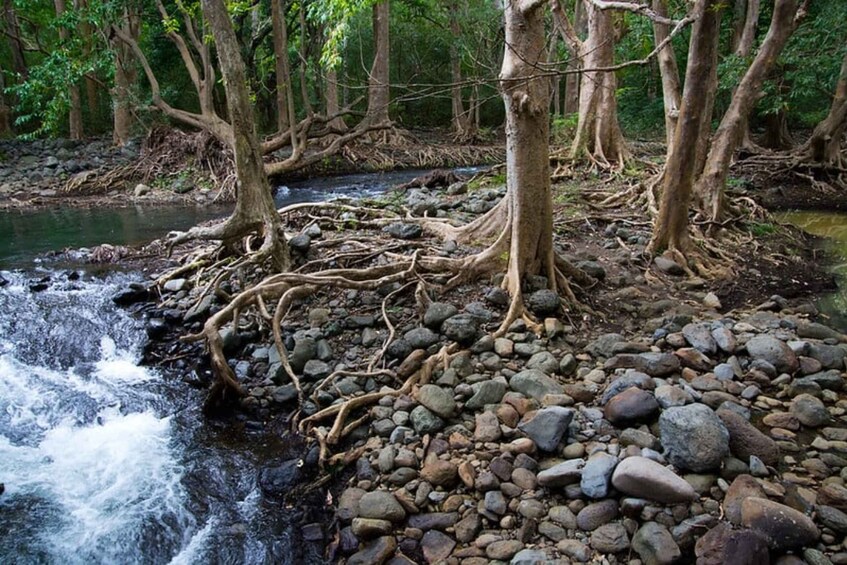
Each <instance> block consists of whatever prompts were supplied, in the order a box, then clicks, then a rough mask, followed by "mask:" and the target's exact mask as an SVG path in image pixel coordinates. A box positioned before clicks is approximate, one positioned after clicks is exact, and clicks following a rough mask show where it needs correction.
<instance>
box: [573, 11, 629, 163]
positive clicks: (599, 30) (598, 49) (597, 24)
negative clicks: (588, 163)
mask: <svg viewBox="0 0 847 565" xmlns="http://www.w3.org/2000/svg"><path fill="white" fill-rule="evenodd" d="M585 9H586V15H587V17H588V37H587V38H586V39H585V41H584V42H583V43H582V49H581V51H582V52H581V54H580V59H581V62H582V67H583V68H584V69H586V71H585V72H583V73H582V81H581V83H580V89H579V119H578V122H577V127H576V135H575V137H574V141H573V145H572V147H571V156H572V157H573V158H575V159H576V158H580V157H582V156H587V157H588V158H590V159H591V160H593V161H595V162H598V163H600V164H602V165H610V166H616V167H623V165H624V162H625V161H626V159H627V158H628V156H629V153H628V150H627V148H626V143H625V142H624V138H623V133H622V132H621V128H620V124H619V123H618V105H617V101H616V99H615V94H616V91H617V79H616V77H615V73H614V72H607V71H597V70H591V69H598V68H603V67H610V66H612V65H613V64H614V61H615V41H614V38H615V29H614V25H613V23H612V18H611V16H610V14H609V13H608V12H607V11H604V10H600V9H599V8H597V7H596V6H595V5H594V4H593V3H592V2H591V1H590V0H587V1H586V3H585Z"/></svg>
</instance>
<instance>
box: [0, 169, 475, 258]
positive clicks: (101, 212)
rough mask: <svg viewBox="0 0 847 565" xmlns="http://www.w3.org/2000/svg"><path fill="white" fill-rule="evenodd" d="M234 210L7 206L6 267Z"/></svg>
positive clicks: (143, 237)
mask: <svg viewBox="0 0 847 565" xmlns="http://www.w3.org/2000/svg"><path fill="white" fill-rule="evenodd" d="M477 170H478V169H474V168H469V169H459V172H464V173H468V174H470V173H473V172H475V171H477ZM426 172H427V171H420V170H410V171H397V172H390V173H382V174H379V173H376V174H374V173H371V174H359V175H342V176H337V177H326V178H320V179H312V180H306V181H298V182H296V183H290V184H288V185H284V186H279V187H277V189H276V192H275V201H276V204H277V206H278V207H283V206H286V205H288V204H295V203H298V202H320V201H324V200H329V199H335V198H344V197H347V198H361V197H365V196H377V195H379V194H382V193H383V192H385V191H387V190H388V189H390V188H391V187H393V186H396V185H398V184H402V183H404V182H407V181H409V180H411V179H413V178H415V177H416V176H419V175H421V174H424V173H426ZM228 213H229V208H227V207H221V206H216V207H200V206H194V205H185V204H179V205H165V206H150V205H147V206H145V205H141V204H136V205H131V206H127V207H124V208H56V209H48V210H39V211H35V212H2V213H0V268H10V267H24V266H26V265H28V264H30V263H31V261H32V259H33V258H34V257H36V256H37V255H39V254H43V253H46V252H48V251H54V250H61V249H63V248H66V247H71V248H78V247H91V246H94V245H99V244H101V243H111V244H113V245H137V244H141V243H144V242H147V241H150V240H152V239H156V238H158V237H162V236H164V235H166V234H167V233H168V232H169V231H172V230H179V231H183V230H187V229H188V228H190V227H191V226H194V225H196V224H198V223H200V222H203V221H206V220H211V219H214V218H220V217H224V216H226V215H227V214H228Z"/></svg>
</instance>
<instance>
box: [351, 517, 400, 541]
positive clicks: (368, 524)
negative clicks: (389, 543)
mask: <svg viewBox="0 0 847 565" xmlns="http://www.w3.org/2000/svg"><path fill="white" fill-rule="evenodd" d="M352 529H353V533H354V534H356V537H358V538H361V539H373V538H376V537H379V536H386V535H388V534H390V533H391V531H392V530H393V529H394V526H393V525H392V524H391V522H389V521H388V520H380V519H378V518H353V524H352Z"/></svg>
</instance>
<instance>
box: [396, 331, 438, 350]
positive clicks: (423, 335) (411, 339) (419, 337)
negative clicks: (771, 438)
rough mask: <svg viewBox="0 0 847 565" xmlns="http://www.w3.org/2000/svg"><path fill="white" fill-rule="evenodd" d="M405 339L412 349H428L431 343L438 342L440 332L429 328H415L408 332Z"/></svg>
mask: <svg viewBox="0 0 847 565" xmlns="http://www.w3.org/2000/svg"><path fill="white" fill-rule="evenodd" d="M403 339H405V340H406V343H408V344H409V345H410V346H411V348H412V349H426V348H428V347H429V346H430V345H435V344H436V343H438V334H436V333H434V332H433V331H432V330H430V329H429V328H415V329H413V330H409V331H408V332H406V334H405V335H404V336H403Z"/></svg>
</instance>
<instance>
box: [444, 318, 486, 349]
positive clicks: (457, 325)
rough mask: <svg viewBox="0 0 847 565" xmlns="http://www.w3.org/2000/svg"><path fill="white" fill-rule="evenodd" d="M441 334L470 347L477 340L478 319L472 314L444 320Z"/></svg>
mask: <svg viewBox="0 0 847 565" xmlns="http://www.w3.org/2000/svg"><path fill="white" fill-rule="evenodd" d="M441 333H443V334H444V335H445V336H447V338H448V339H452V340H453V341H455V342H458V343H460V344H462V345H470V344H472V343H473V342H474V341H475V340H476V336H477V334H478V333H479V328H478V326H477V323H476V318H474V317H473V316H472V315H470V314H458V315H456V316H452V317H450V318H447V319H446V320H444V323H443V324H442V325H441Z"/></svg>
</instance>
